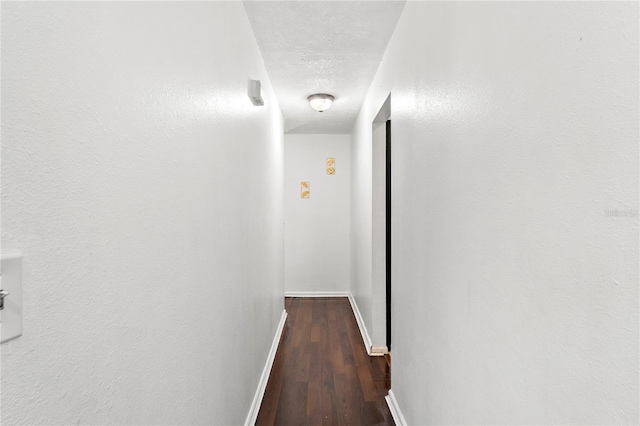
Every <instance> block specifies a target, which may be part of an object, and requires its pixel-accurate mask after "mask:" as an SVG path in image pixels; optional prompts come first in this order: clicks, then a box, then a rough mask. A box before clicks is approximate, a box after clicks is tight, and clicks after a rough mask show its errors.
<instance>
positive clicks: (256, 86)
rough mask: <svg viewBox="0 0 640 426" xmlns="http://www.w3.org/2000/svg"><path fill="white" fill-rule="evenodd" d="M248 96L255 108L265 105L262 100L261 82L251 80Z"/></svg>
mask: <svg viewBox="0 0 640 426" xmlns="http://www.w3.org/2000/svg"><path fill="white" fill-rule="evenodd" d="M247 94H248V95H249V99H251V103H252V104H254V105H255V106H262V105H264V100H263V99H262V86H261V85H260V80H249V87H248V89H247Z"/></svg>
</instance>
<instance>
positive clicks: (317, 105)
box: [307, 93, 335, 112]
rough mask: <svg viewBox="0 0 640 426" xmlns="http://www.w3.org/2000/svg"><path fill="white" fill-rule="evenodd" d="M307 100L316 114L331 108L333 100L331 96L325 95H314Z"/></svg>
mask: <svg viewBox="0 0 640 426" xmlns="http://www.w3.org/2000/svg"><path fill="white" fill-rule="evenodd" d="M307 99H308V100H309V103H310V104H311V108H313V109H315V110H316V111H318V112H322V111H324V110H327V109H329V108H330V107H331V103H332V102H333V100H334V99H335V98H334V97H333V96H331V95H327V94H326V93H316V94H315V95H311V96H309V97H308V98H307Z"/></svg>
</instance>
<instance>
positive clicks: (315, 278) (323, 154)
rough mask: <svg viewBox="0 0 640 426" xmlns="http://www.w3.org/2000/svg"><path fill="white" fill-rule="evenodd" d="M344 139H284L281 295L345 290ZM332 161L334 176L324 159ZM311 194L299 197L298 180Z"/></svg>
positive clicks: (347, 140)
mask: <svg viewBox="0 0 640 426" xmlns="http://www.w3.org/2000/svg"><path fill="white" fill-rule="evenodd" d="M349 145H350V136H349V135H303V134H287V135H285V136H284V146H285V148H284V152H285V155H284V157H285V161H284V163H285V171H284V217H285V225H284V229H285V231H284V241H285V243H284V246H285V256H284V257H285V270H284V277H285V278H284V279H285V291H286V292H287V293H288V294H292V293H345V294H346V293H347V292H348V291H349V198H350V190H349V188H350V158H349V153H350V147H349ZM327 158H335V159H336V166H335V167H336V172H335V174H334V175H327V173H326V167H325V165H326V159H327ZM301 181H307V182H310V186H311V188H310V189H311V193H310V197H309V198H307V199H303V198H300V182H301Z"/></svg>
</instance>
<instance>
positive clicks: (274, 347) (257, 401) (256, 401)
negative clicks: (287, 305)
mask: <svg viewBox="0 0 640 426" xmlns="http://www.w3.org/2000/svg"><path fill="white" fill-rule="evenodd" d="M286 321H287V311H286V310H285V309H283V310H282V316H281V317H280V323H279V324H278V328H277V329H276V334H275V336H273V342H272V343H271V349H270V350H269V355H268V356H267V362H266V363H265V365H264V369H263V370H262V376H260V381H259V382H258V388H257V389H256V394H255V395H254V397H253V401H252V402H251V408H249V413H248V414H247V419H246V420H245V422H244V424H245V426H253V425H255V424H256V420H257V419H258V413H259V412H260V406H261V405H262V398H263V397H264V392H265V390H266V389H267V382H268V381H269V376H270V375H271V368H272V367H273V361H275V359H276V352H277V351H278V346H279V344H280V337H282V332H283V330H284V325H285V323H286Z"/></svg>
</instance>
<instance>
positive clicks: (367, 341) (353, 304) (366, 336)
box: [349, 292, 371, 355]
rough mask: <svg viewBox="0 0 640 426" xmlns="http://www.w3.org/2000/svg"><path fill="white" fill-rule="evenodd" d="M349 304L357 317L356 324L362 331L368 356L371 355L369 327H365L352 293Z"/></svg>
mask: <svg viewBox="0 0 640 426" xmlns="http://www.w3.org/2000/svg"><path fill="white" fill-rule="evenodd" d="M349 303H350V304H351V309H352V310H353V315H355V317H356V322H357V323H358V328H359V329H360V334H361V335H362V341H363V342H364V347H365V349H366V350H367V354H369V355H371V337H369V333H368V332H367V326H365V325H364V320H363V319H362V315H361V314H360V309H358V305H357V304H356V300H355V299H354V298H353V294H351V292H349Z"/></svg>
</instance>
